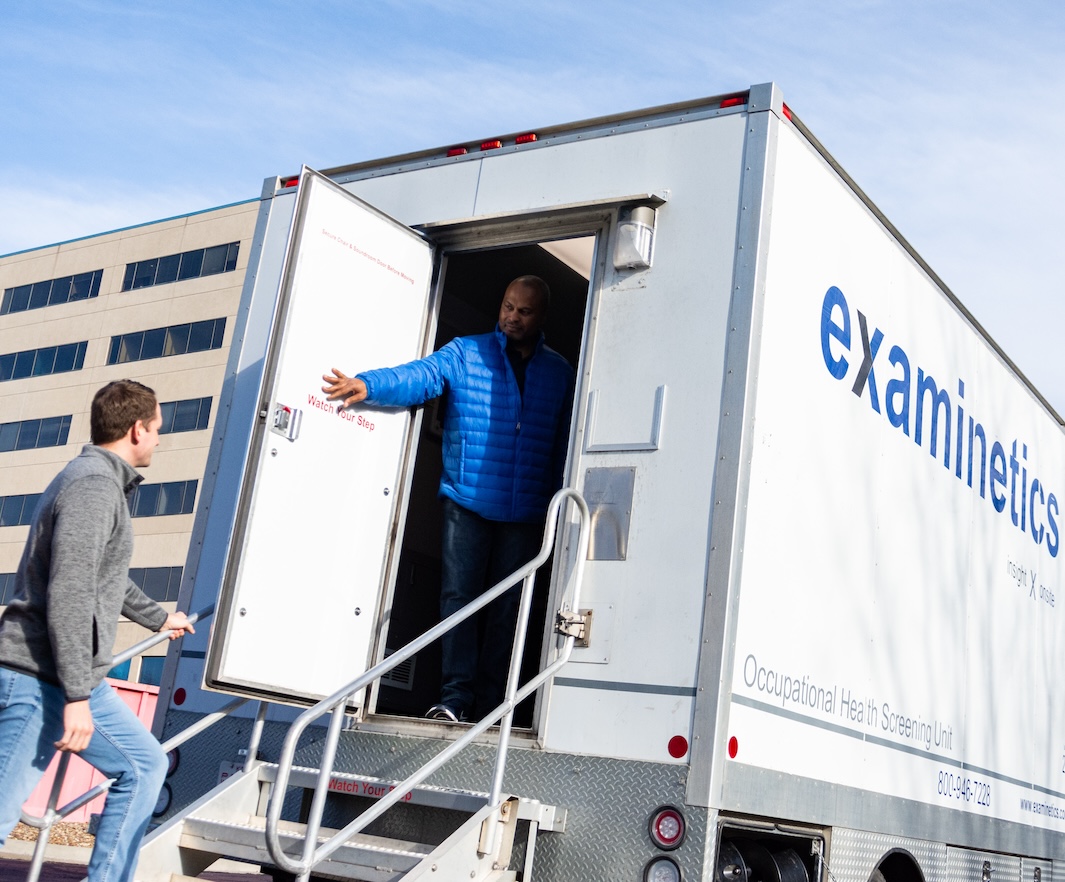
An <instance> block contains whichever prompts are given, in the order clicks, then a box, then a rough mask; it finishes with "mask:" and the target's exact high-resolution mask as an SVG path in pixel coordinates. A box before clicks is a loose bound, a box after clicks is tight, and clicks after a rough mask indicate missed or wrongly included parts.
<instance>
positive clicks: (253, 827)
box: [186, 816, 434, 860]
mask: <svg viewBox="0 0 1065 882" xmlns="http://www.w3.org/2000/svg"><path fill="white" fill-rule="evenodd" d="M186 826H187V829H186V835H192V836H202V835H203V832H206V831H218V830H225V829H234V830H248V831H252V832H254V833H256V834H260V833H261V834H262V835H263V846H262V847H263V848H265V847H266V839H265V836H266V818H264V817H261V816H253V817H250V818H248V819H247V820H245V821H234V820H221V819H218V818H208V817H203V816H192V817H189V818H188V819H187V820H186ZM306 829H307V825H306V824H299V823H296V822H294V821H281V822H280V824H279V828H278V833H279V834H280V835H281V836H282V837H287V838H290V839H291V838H296V837H298V838H300V839H302V838H303V835H304V832H305V831H306ZM337 832H338V831H337V830H336V829H333V828H329V827H321V828H319V830H318V837H317V838H318V841H319V842H325V841H326V840H327V839H329V838H330V837H332V836H333V835H334V834H335V833H337ZM345 848H350V849H358V850H362V851H374V852H380V853H382V854H395V855H409V856H413V857H423V856H425V855H427V854H429V853H430V852H431V851H432V850H433V848H434V846H432V845H428V844H426V843H423V842H408V841H406V840H401V839H389V838H387V837H385V836H374V835H372V834H369V833H356V834H354V835H353V836H351V837H350V838H349V839H348V840H347V841H346V842H345V843H344V845H342V846H341V849H340V850H343V849H345ZM338 853H339V850H338V852H334V854H333V856H332V858H331V859H332V860H336V859H337V854H338Z"/></svg>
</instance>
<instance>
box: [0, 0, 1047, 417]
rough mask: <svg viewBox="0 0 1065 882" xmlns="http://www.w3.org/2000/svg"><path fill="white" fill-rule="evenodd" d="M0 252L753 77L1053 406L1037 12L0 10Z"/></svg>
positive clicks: (959, 8) (954, 6)
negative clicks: (770, 88)
mask: <svg viewBox="0 0 1065 882" xmlns="http://www.w3.org/2000/svg"><path fill="white" fill-rule="evenodd" d="M0 23H2V25H3V27H0V83H2V84H3V89H2V91H0V133H2V134H0V171H2V173H3V175H4V184H3V189H2V190H0V193H2V195H0V254H7V253H10V252H13V251H19V250H23V249H26V248H32V247H36V246H40V245H46V244H51V243H54V242H58V241H63V240H66V239H71V238H76V237H79V236H83V235H88V234H92V233H97V232H102V231H105V230H109V229H114V228H118V227H123V226H128V225H131V224H136V223H141V222H145V221H150V220H155V219H158V218H162V217H168V216H172V215H175V214H181V213H184V212H188V211H194V210H198V209H202V208H206V207H210V206H214V205H221V204H225V203H229V202H234V201H238V200H242V199H248V198H253V197H255V196H257V195H258V193H259V189H260V186H261V182H262V179H263V178H265V177H266V176H267V175H272V174H287V173H294V172H297V171H298V170H299V167H300V165H301V164H303V163H306V164H308V165H310V166H312V167H318V168H327V167H330V166H336V165H341V164H345V163H349V162H356V161H360V160H366V159H373V158H376V157H381V156H386V155H390V154H395V153H402V152H406V151H410V150H418V149H422V148H428V147H434V146H441V145H447V144H450V143H452V142H457V141H468V140H473V139H477V138H481V137H487V136H489V135H493V134H500V133H505V132H511V131H515V130H519V129H534V128H536V127H538V126H545V125H550V124H555V123H562V122H567V121H571V120H577V119H583V118H587V117H592V116H598V115H602V114H609V113H614V112H620V111H625V110H632V109H635V108H639V107H647V106H652V105H656V104H662V103H668V102H671V101H679V100H685V99H689V98H695V97H700V96H704V95H712V94H716V93H721V92H727V91H733V90H740V89H743V88H745V87H746V86H748V85H751V84H753V83H761V82H766V81H769V80H774V81H776V82H777V83H778V84H779V85H780V87H781V88H782V90H783V93H784V97H785V100H786V101H787V102H788V104H789V105H790V106H791V107H792V108H793V109H794V110H795V111H796V112H797V113H798V114H799V116H800V117H801V118H802V119H803V121H804V122H805V123H806V124H807V125H808V126H809V127H810V128H811V129H812V131H813V132H814V134H815V135H816V136H817V137H818V138H819V139H820V140H821V142H822V143H823V144H824V145H825V146H826V147H827V148H828V150H829V151H830V152H831V153H832V154H833V155H834V156H835V157H836V159H838V160H839V161H840V163H841V164H842V165H843V167H844V168H845V169H847V171H848V172H849V173H850V174H851V176H852V177H853V178H854V179H855V180H856V181H857V182H858V184H859V185H860V186H861V187H862V188H863V189H864V190H865V191H866V193H867V194H868V195H869V196H870V197H871V198H872V199H873V201H874V202H876V203H877V204H878V205H879V207H880V208H881V209H882V210H883V211H884V212H885V214H886V215H887V216H888V217H889V218H890V219H891V220H892V222H893V223H894V224H895V225H896V227H898V228H899V230H900V231H901V232H902V234H903V235H904V236H906V237H907V238H908V239H909V241H910V242H911V243H912V244H913V245H914V246H915V247H916V248H917V250H918V251H919V252H920V253H921V254H922V256H923V257H924V258H925V259H926V260H927V261H928V263H929V264H930V265H931V266H932V267H933V269H934V270H935V271H936V272H937V273H938V274H939V275H940V276H941V277H942V278H943V279H944V281H945V282H946V283H947V284H948V285H949V286H950V287H951V288H952V289H953V290H954V291H955V293H956V294H958V296H959V297H960V298H961V299H962V300H963V302H965V303H966V305H967V306H968V307H969V308H970V309H971V311H972V312H973V313H974V314H975V316H976V317H977V319H978V320H980V321H981V322H982V323H983V324H984V325H985V326H986V327H987V328H988V330H989V331H990V333H991V334H992V336H993V337H995V339H996V340H997V341H998V342H999V343H1000V344H1001V345H1002V346H1003V347H1004V349H1005V350H1006V351H1007V353H1008V354H1009V355H1010V356H1011V357H1012V358H1013V360H1014V361H1015V362H1016V363H1017V364H1018V365H1019V366H1020V368H1021V369H1022V370H1023V371H1024V372H1025V373H1027V374H1028V375H1029V376H1030V377H1031V378H1032V380H1033V381H1034V382H1035V383H1036V385H1037V386H1038V387H1039V388H1040V389H1041V390H1042V391H1043V392H1044V394H1046V396H1047V397H1048V398H1049V399H1050V401H1051V403H1052V404H1054V406H1055V407H1056V408H1057V409H1058V410H1059V411H1061V412H1065V370H1063V369H1062V359H1061V357H1060V356H1059V354H1058V353H1059V352H1060V351H1061V350H1062V341H1061V337H1062V333H1063V330H1065V296H1062V295H1063V294H1065V291H1063V287H1065V286H1063V285H1062V283H1061V281H1060V278H1061V277H1060V273H1059V271H1058V263H1059V259H1058V254H1059V253H1060V252H1061V251H1062V247H1061V245H1060V244H1059V242H1058V239H1059V238H1060V237H1061V235H1062V233H1063V232H1065V222H1063V214H1065V212H1063V209H1062V206H1063V205H1065V173H1063V172H1062V169H1061V160H1060V157H1061V154H1062V145H1063V144H1065V113H1062V110H1061V108H1060V106H1059V105H1060V102H1061V96H1062V95H1063V94H1065V63H1063V62H1065V5H1063V4H1061V3H1060V2H1056V0H1013V2H1011V3H1008V4H1005V3H1001V2H994V3H993V2H987V0H968V2H955V0H924V2H920V0H883V2H881V0H836V2H817V0H789V2H758V0H746V2H732V0H728V2H723V0H703V2H686V0H613V2H609V3H606V2H599V0H570V2H556V0H541V2H524V0H515V2H505V0H497V2H494V3H485V2H472V0H453V2H438V0H406V2H391V0H378V2H374V3H370V2H365V3H364V2H356V0H349V2H340V0H333V2H329V0H302V2H281V0H256V2H252V0H230V2H226V0H213V2H206V0H166V2H160V0H140V2H133V0H127V2H112V0H52V2H41V0H0Z"/></svg>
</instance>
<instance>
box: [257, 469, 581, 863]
mask: <svg viewBox="0 0 1065 882" xmlns="http://www.w3.org/2000/svg"><path fill="white" fill-rule="evenodd" d="M567 499H568V500H570V501H571V502H572V503H573V504H574V505H575V506H576V508H577V512H578V515H579V520H580V525H579V531H578V534H577V549H576V552H577V553H576V559H575V561H574V564H573V569H572V571H571V573H570V577H569V581H568V583H567V585H566V590H565V592H564V593H563V604H562V612H569V611H572V610H577V609H578V608H579V603H580V588H581V579H582V577H583V575H584V562H585V559H586V558H587V556H588V537H589V524H590V520H591V519H590V516H589V513H588V505H587V503H586V502H585V501H584V498H583V497H582V496H581V495H580V493H578V492H577V491H576V490H574V489H571V488H568V487H566V488H563V489H562V490H559V491H558V493H556V494H555V495H554V497H553V498H552V499H551V503H550V505H549V506H548V511H547V519H546V523H545V526H544V538H543V542H542V543H541V545H540V551H539V553H538V554H537V555H536V557H534V558H533V559H532V560H531V561H529V563H527V564H526V565H525V566H524V567H522V568H521V569H519V570H517V571H516V572H514V573H512V574H511V575H510V576H507V577H506V578H505V579H503V580H502V581H501V582H499V583H498V584H496V585H494V586H493V587H492V588H490V589H489V590H488V591H486V592H485V593H484V594H482V595H481V596H480V597H478V598H477V599H476V600H474V601H472V602H470V603H469V604H467V605H466V606H464V607H463V608H462V609H460V610H458V611H457V612H455V613H453V614H452V615H450V616H448V617H447V618H446V619H444V620H443V621H442V622H440V623H439V624H438V625H436V626H435V627H433V628H430V629H429V630H428V631H426V632H425V633H424V634H422V636H421V637H418V638H417V639H415V640H414V641H412V642H411V643H408V644H407V645H406V646H404V647H403V648H402V649H400V650H398V651H396V652H394V653H392V654H391V655H390V656H389V657H388V658H387V659H385V660H384V661H382V662H380V663H379V664H376V665H374V666H373V667H372V668H370V669H369V670H368V671H366V672H365V673H364V674H362V675H361V676H359V677H358V678H356V679H355V680H352V681H351V682H350V683H348V684H347V685H345V686H342V687H341V688H340V689H338V690H337V691H336V692H334V693H333V694H332V695H330V696H328V697H327V698H323V699H322V700H321V701H319V702H318V703H317V704H315V705H314V706H313V707H310V708H308V709H307V710H306V711H304V712H303V713H302V714H301V715H300V716H299V717H298V718H297V719H296V721H295V722H294V723H293V724H292V726H291V727H290V728H289V731H288V735H287V736H286V738H285V743H284V745H283V747H282V749H281V756H280V758H279V759H278V764H277V778H276V780H275V782H274V786H273V790H272V791H271V793H270V802H269V805H268V806H267V811H266V846H267V849H268V850H269V852H270V856H271V857H272V858H273V860H274V862H275V864H276V865H277V867H278V868H279V869H281V870H284V871H286V872H289V873H294V874H296V875H297V876H298V877H299V878H300V880H301V882H303V880H306V879H307V878H308V877H309V876H310V873H311V869H312V868H313V867H314V866H315V865H317V864H318V863H320V862H321V861H323V860H325V859H326V858H327V857H329V855H331V854H332V853H333V852H335V851H336V850H337V849H338V848H340V847H341V846H342V845H343V844H344V842H346V841H347V840H348V839H350V838H351V837H352V836H354V835H355V834H356V833H358V832H360V831H361V830H363V829H364V828H365V827H366V826H368V825H369V824H370V823H371V822H373V821H374V820H376V819H377V818H378V817H380V816H381V815H382V814H383V813H384V812H385V811H386V810H388V809H389V808H391V807H392V806H393V805H395V804H396V803H397V802H399V801H400V800H401V799H402V798H403V797H404V796H405V795H406V794H407V793H408V792H409V791H410V789H411V788H413V787H416V786H417V785H418V784H420V783H421V782H422V781H424V780H425V779H426V778H428V777H429V776H430V775H431V774H433V772H435V771H436V770H437V769H439V768H440V767H441V766H443V765H444V764H445V763H446V762H447V761H448V760H450V759H451V758H452V757H453V756H455V755H456V754H457V753H459V752H460V751H462V750H463V749H464V748H465V747H466V746H467V745H469V744H470V742H472V741H473V740H474V739H475V738H477V737H479V736H480V735H482V734H483V733H484V732H486V731H487V730H488V729H489V728H491V727H492V726H493V725H495V724H496V723H497V722H499V723H500V727H499V742H498V745H497V748H496V750H497V752H496V766H495V772H494V775H493V780H492V790H491V793H490V795H489V803H490V804H491V805H493V806H497V805H498V803H499V802H500V794H501V791H502V783H503V772H504V769H505V766H506V752H507V748H508V746H509V742H510V730H511V724H512V720H513V714H514V708H515V707H517V706H518V704H520V703H521V702H522V701H524V700H525V699H526V698H528V697H529V696H530V695H532V694H533V693H534V692H535V691H536V690H537V689H538V688H539V687H540V686H541V685H542V684H543V683H544V682H546V681H547V680H548V679H550V678H551V677H553V676H554V674H555V673H556V672H557V671H558V670H559V669H560V668H561V667H562V666H563V665H565V664H566V662H568V661H569V658H570V654H571V653H572V651H573V643H574V639H575V638H574V637H573V635H572V634H568V635H566V636H565V637H564V639H563V640H562V646H561V649H560V651H559V655H558V657H557V658H556V659H555V660H554V661H553V662H552V663H551V664H550V665H548V666H547V667H546V668H544V670H542V671H541V672H540V673H539V674H538V675H537V676H536V677H534V678H533V679H531V680H530V681H529V682H528V683H526V684H525V685H524V686H522V687H521V688H520V689H518V688H517V683H518V677H519V674H520V664H521V657H522V653H523V651H524V648H525V636H526V633H527V631H528V621H529V611H530V608H531V606H532V587H533V582H534V581H535V577H536V571H537V570H538V569H539V568H540V567H541V566H543V564H544V563H545V562H546V561H547V560H548V558H550V557H551V553H552V550H553V548H554V544H555V536H556V535H557V532H558V519H559V515H560V513H561V510H562V504H563V502H564V501H565V500H567ZM518 579H521V580H522V588H521V600H520V603H519V607H518V621H517V624H516V626H515V639H514V646H513V649H512V651H511V659H510V669H509V671H508V674H507V686H506V691H505V694H504V700H503V703H502V704H500V705H499V707H497V708H496V709H495V710H493V711H492V712H491V713H490V714H489V715H488V716H487V717H485V718H484V719H483V720H481V721H480V722H478V723H476V724H475V725H474V726H472V727H471V728H470V729H469V730H468V731H466V732H465V733H464V734H463V735H462V736H461V737H459V738H458V739H456V740H455V741H454V742H452V743H451V744H449V745H448V746H447V747H446V748H444V749H443V750H442V751H441V752H440V753H438V754H437V755H436V756H435V757H433V758H432V759H431V760H430V761H429V762H428V763H426V764H425V765H424V766H422V767H421V768H420V769H418V770H417V771H416V772H415V773H414V774H413V775H411V776H410V777H408V778H407V779H406V780H404V781H402V782H401V783H399V784H397V785H396V787H395V788H394V789H393V790H392V791H391V792H389V793H387V794H386V795H385V796H383V797H382V798H381V799H379V800H378V801H377V802H376V803H375V804H374V805H373V806H371V807H370V808H369V809H367V810H366V811H365V812H363V813H362V814H361V815H359V816H358V817H357V818H355V819H354V820H353V821H352V822H351V823H349V824H348V825H347V826H346V827H344V828H343V829H342V830H339V831H337V832H336V833H335V834H334V835H333V836H332V837H331V838H330V839H328V840H327V841H325V842H323V843H322V844H321V845H319V844H318V832H319V830H320V828H321V821H322V814H323V811H324V809H325V798H326V795H327V793H328V789H329V781H330V778H331V776H332V772H333V761H334V760H335V758H336V749H337V743H338V742H339V740H340V730H341V726H342V725H343V721H344V713H345V709H346V708H347V706H348V703H349V701H350V700H351V699H352V698H353V697H354V696H355V695H356V694H357V693H358V692H360V691H361V690H363V689H365V688H366V687H367V686H368V685H369V684H370V683H372V682H374V681H375V680H377V679H378V678H380V677H381V676H382V675H384V674H386V673H388V671H390V670H392V669H393V668H395V667H396V666H397V665H400V664H402V663H403V662H404V661H406V660H407V659H408V658H410V657H411V656H413V655H415V654H416V653H418V652H420V651H421V650H422V649H424V648H425V647H426V646H428V645H429V644H430V643H432V642H433V641H434V640H436V639H438V638H439V637H440V636H441V635H443V634H445V633H446V632H448V631H450V630H451V629H452V628H454V627H455V626H456V625H458V624H459V623H460V622H463V621H465V620H466V619H468V618H469V617H470V616H472V615H474V614H475V613H476V612H477V611H478V610H480V609H483V608H484V607H485V606H487V605H488V604H489V603H491V602H492V601H493V600H495V599H496V598H497V597H499V596H500V595H501V594H503V593H504V592H506V591H507V590H509V589H510V588H511V587H512V586H513V585H514V584H515V582H516V581H517V580H518ZM330 711H332V713H333V717H332V719H331V720H330V721H329V727H328V730H327V734H326V740H325V744H324V745H323V749H322V759H321V765H320V768H319V770H318V780H317V782H316V784H315V790H314V796H313V798H312V800H311V806H310V811H309V814H308V819H307V830H306V837H305V839H304V843H303V854H302V856H301V858H300V859H299V860H293V858H292V857H291V856H290V855H289V854H287V853H286V852H285V851H284V850H283V848H282V846H281V839H280V836H279V832H278V827H279V825H280V821H281V809H282V805H283V803H284V801H285V794H286V792H287V790H288V781H289V777H290V775H291V772H292V765H293V760H294V758H295V754H296V745H297V743H298V742H299V739H300V737H301V736H302V735H303V732H304V731H305V730H306V728H307V727H308V726H309V725H310V724H311V723H312V722H314V721H315V720H317V719H318V718H320V717H322V716H325V714H327V713H329V712H330ZM491 829H492V832H491V836H492V843H493V844H494V839H495V831H496V829H497V827H496V826H493V827H492V828H491Z"/></svg>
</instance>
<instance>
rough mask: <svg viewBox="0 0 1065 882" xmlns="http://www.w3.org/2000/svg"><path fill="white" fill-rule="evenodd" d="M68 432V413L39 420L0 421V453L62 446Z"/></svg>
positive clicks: (65, 441)
mask: <svg viewBox="0 0 1065 882" xmlns="http://www.w3.org/2000/svg"><path fill="white" fill-rule="evenodd" d="M69 434H70V414H67V415H66V416H58V417H46V418H45V419H41V420H22V421H20V422H16V423H0V453H10V452H11V451H12V450H35V449H36V448H38V447H62V446H63V445H64V444H66V443H67V436H68V435H69Z"/></svg>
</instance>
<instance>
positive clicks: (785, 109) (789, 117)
mask: <svg viewBox="0 0 1065 882" xmlns="http://www.w3.org/2000/svg"><path fill="white" fill-rule="evenodd" d="M783 107H784V116H786V117H787V118H788V119H789V120H790V119H791V108H790V107H788V105H787V104H785V105H783Z"/></svg>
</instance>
